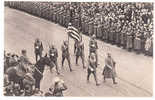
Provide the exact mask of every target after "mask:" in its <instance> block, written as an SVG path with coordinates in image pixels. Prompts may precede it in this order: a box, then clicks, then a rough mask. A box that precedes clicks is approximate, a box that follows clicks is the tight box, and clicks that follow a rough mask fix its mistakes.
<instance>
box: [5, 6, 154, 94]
mask: <svg viewBox="0 0 155 100" xmlns="http://www.w3.org/2000/svg"><path fill="white" fill-rule="evenodd" d="M4 13H5V14H4V15H5V16H4V18H5V19H4V21H5V23H4V24H5V25H4V26H5V27H4V31H5V33H4V36H5V37H4V39H5V40H4V46H5V47H4V48H5V50H6V52H11V53H17V54H19V55H20V51H21V50H22V49H26V50H27V55H28V57H29V59H30V60H31V61H32V62H33V63H35V55H34V41H35V39H36V38H40V39H41V40H42V42H43V46H44V53H43V54H45V53H47V52H48V50H49V45H50V44H54V45H55V47H56V48H57V49H58V66H59V70H60V73H61V75H58V76H59V77H61V78H62V79H63V80H64V81H65V83H66V84H67V86H68V89H67V90H66V91H65V92H64V96H74V97H75V96H76V97H77V96H78V97H81V96H82V97H83V96H85V97H87V96H98V97H116V96H117V97H118V96H119V97H150V96H152V95H153V58H152V57H148V56H144V55H143V54H138V55H137V54H136V53H134V52H128V51H127V50H124V49H122V48H119V47H117V46H115V45H110V44H107V43H105V42H103V41H99V40H97V42H98V45H99V49H98V54H99V66H98V68H97V78H98V80H99V83H100V86H96V85H95V81H94V77H93V76H91V78H90V83H87V81H86V77H87V70H86V69H83V68H82V62H81V60H79V66H77V65H76V64H75V55H74V53H73V48H74V46H73V45H74V40H72V39H71V38H70V39H69V50H70V53H71V65H72V68H73V70H74V71H73V72H70V71H69V67H68V63H67V62H65V64H64V69H62V68H61V45H62V43H63V41H64V40H67V39H68V36H67V33H66V28H64V27H61V26H60V25H58V24H54V23H52V22H50V21H47V20H45V19H41V18H38V17H35V16H32V15H29V14H27V13H25V12H21V11H18V10H15V9H11V8H8V7H5V12H4ZM89 40H90V38H89V37H88V36H85V35H83V42H84V46H85V64H86V65H87V58H88V49H89V48H88V44H89ZM107 52H110V53H111V54H112V57H113V58H114V60H115V61H116V71H117V79H116V81H117V82H118V84H117V85H113V84H112V80H111V79H108V80H107V81H106V83H104V82H103V76H102V71H103V67H104V59H105V57H106V53H107ZM55 76H57V75H56V71H55V69H53V71H52V72H50V70H49V67H46V68H45V71H44V77H43V79H42V81H41V90H43V91H44V92H46V91H48V88H49V87H50V86H51V84H52V80H53V78H54V77H55Z"/></svg>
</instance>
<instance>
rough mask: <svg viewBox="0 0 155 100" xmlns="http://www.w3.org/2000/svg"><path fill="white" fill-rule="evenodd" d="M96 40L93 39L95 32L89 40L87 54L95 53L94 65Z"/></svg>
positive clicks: (96, 47)
mask: <svg viewBox="0 0 155 100" xmlns="http://www.w3.org/2000/svg"><path fill="white" fill-rule="evenodd" d="M97 49H98V45H97V41H96V40H95V34H94V35H93V36H92V38H91V40H90V42H89V54H91V53H95V55H96V66H97V65H98V54H97Z"/></svg>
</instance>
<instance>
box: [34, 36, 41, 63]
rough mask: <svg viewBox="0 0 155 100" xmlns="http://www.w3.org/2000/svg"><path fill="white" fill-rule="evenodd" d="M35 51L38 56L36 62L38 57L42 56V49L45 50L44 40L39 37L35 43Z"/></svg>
mask: <svg viewBox="0 0 155 100" xmlns="http://www.w3.org/2000/svg"><path fill="white" fill-rule="evenodd" d="M34 50H35V51H34V52H35V57H36V62H37V61H38V57H39V58H41V57H42V51H43V45H42V42H41V41H40V40H39V39H38V38H37V39H36V41H35V43H34Z"/></svg>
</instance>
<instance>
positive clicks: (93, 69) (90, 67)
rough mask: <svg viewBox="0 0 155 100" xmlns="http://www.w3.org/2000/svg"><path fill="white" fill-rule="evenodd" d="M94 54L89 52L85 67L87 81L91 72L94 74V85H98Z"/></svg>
mask: <svg viewBox="0 0 155 100" xmlns="http://www.w3.org/2000/svg"><path fill="white" fill-rule="evenodd" d="M96 60H97V59H96V54H95V53H93V52H92V53H90V55H89V58H88V69H87V73H88V74H87V82H89V77H90V75H91V73H92V74H93V75H94V79H95V82H96V86H98V85H99V83H98V81H97V76H96V68H97V66H96Z"/></svg>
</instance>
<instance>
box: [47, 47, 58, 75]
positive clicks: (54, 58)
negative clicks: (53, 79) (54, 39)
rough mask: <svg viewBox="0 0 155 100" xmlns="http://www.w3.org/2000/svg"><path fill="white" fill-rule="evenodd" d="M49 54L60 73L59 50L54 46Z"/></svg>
mask: <svg viewBox="0 0 155 100" xmlns="http://www.w3.org/2000/svg"><path fill="white" fill-rule="evenodd" d="M49 56H50V59H51V61H53V62H54V64H55V67H56V71H57V74H59V71H58V63H57V58H58V51H57V49H56V48H54V47H52V48H50V50H49Z"/></svg>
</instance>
